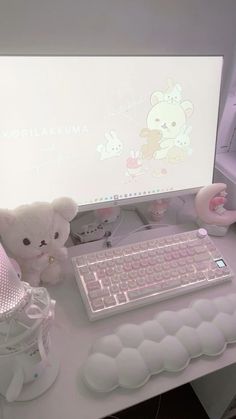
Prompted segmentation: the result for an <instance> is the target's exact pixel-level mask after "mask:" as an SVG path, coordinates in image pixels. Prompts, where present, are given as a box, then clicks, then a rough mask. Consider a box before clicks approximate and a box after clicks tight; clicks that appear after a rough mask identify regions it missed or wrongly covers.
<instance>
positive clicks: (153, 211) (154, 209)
mask: <svg viewBox="0 0 236 419" xmlns="http://www.w3.org/2000/svg"><path fill="white" fill-rule="evenodd" d="M168 206H169V199H157V200H156V201H153V202H152V203H151V204H150V206H149V208H148V212H149V214H150V216H151V219H152V220H153V221H159V220H160V219H161V218H162V217H163V215H164V214H165V212H166V211H167V209H168Z"/></svg>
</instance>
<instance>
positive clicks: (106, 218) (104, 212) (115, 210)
mask: <svg viewBox="0 0 236 419" xmlns="http://www.w3.org/2000/svg"><path fill="white" fill-rule="evenodd" d="M119 215H120V207H108V208H99V209H97V210H96V211H95V217H96V219H97V220H98V221H99V222H100V223H102V224H103V223H113V222H114V221H116V219H117V218H118V217H119Z"/></svg>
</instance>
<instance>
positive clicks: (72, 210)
mask: <svg viewBox="0 0 236 419" xmlns="http://www.w3.org/2000/svg"><path fill="white" fill-rule="evenodd" d="M52 207H53V209H54V211H56V212H58V213H59V214H60V215H61V216H62V217H63V218H65V220H67V221H71V220H73V218H74V217H75V216H76V214H77V212H78V205H77V204H76V202H75V201H73V199H71V198H57V199H54V201H53V202H52Z"/></svg>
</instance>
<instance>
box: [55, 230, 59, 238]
mask: <svg viewBox="0 0 236 419" xmlns="http://www.w3.org/2000/svg"><path fill="white" fill-rule="evenodd" d="M58 237H59V233H58V231H56V233H55V234H54V239H58Z"/></svg>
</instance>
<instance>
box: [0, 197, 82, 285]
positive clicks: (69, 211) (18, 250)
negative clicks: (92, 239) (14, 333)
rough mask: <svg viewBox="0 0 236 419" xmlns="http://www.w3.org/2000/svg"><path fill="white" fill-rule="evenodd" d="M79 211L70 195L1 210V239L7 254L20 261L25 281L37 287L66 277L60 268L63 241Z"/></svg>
mask: <svg viewBox="0 0 236 419" xmlns="http://www.w3.org/2000/svg"><path fill="white" fill-rule="evenodd" d="M77 210H78V208H77V204H76V203H75V202H74V201H73V200H72V199H70V198H58V199H55V200H54V201H53V202H52V203H47V202H35V203H33V204H27V205H21V206H19V207H17V208H16V209H14V210H8V209H0V236H1V242H2V244H3V246H4V248H5V250H6V252H7V253H8V256H10V257H12V258H14V259H15V260H16V261H17V262H18V264H19V266H20V268H21V273H22V280H23V281H25V282H28V283H29V284H30V285H31V286H38V285H39V283H40V282H42V283H51V284H54V283H56V282H58V281H60V280H61V279H62V278H63V275H62V269H61V268H62V264H63V261H64V260H65V259H66V258H67V249H66V248H65V246H64V244H65V242H66V240H67V239H68V236H69V233H70V221H71V220H72V219H73V218H74V217H75V215H76V213H77Z"/></svg>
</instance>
